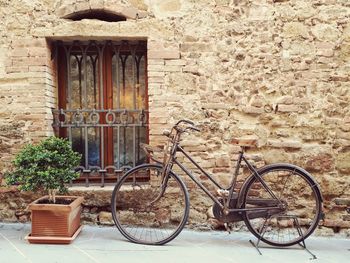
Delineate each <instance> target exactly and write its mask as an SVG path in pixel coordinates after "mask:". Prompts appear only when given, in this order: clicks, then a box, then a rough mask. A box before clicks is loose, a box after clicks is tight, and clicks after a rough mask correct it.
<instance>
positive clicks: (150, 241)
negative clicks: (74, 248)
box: [111, 164, 190, 245]
mask: <svg viewBox="0 0 350 263" xmlns="http://www.w3.org/2000/svg"><path fill="white" fill-rule="evenodd" d="M162 169H163V168H162V166H161V165H156V164H144V165H140V166H137V167H135V168H134V169H132V170H130V171H128V172H127V173H126V174H125V175H124V176H123V177H122V178H121V179H120V181H118V183H117V184H116V186H115V188H114V190H113V193H112V201H111V205H112V216H113V220H114V222H115V224H116V226H117V228H118V229H119V231H120V233H121V234H122V235H123V236H124V237H126V238H127V239H128V240H129V241H131V242H134V243H138V244H147V245H163V244H166V243H168V242H169V241H171V240H173V239H174V238H175V237H176V236H178V235H179V233H180V232H181V231H182V229H183V228H184V226H185V224H186V222H187V219H188V216H189V208H190V204H189V197H188V191H187V189H186V186H185V185H184V183H183V181H182V180H181V179H180V178H179V177H178V176H177V175H176V174H175V173H173V172H172V171H170V173H169V181H168V183H167V187H166V190H165V192H164V194H163V195H162V196H161V198H160V199H159V200H158V201H157V202H155V203H152V201H154V200H155V199H156V197H157V196H159V192H160V191H161V190H160V179H161V171H162ZM143 175H147V176H149V177H150V179H149V182H148V183H144V182H140V180H139V179H138V178H140V176H141V177H142V176H143ZM135 178H136V179H135ZM130 182H131V184H130Z"/></svg>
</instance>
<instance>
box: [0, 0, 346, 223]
mask: <svg viewBox="0 0 350 263" xmlns="http://www.w3.org/2000/svg"><path fill="white" fill-rule="evenodd" d="M88 9H98V10H102V9H105V10H109V11H110V12H112V13H115V14H118V15H122V16H124V17H126V18H127V20H126V21H123V22H104V21H98V20H82V21H70V20H68V19H64V17H67V16H69V15H71V14H73V13H75V12H83V11H86V10H88ZM8 14H11V16H9V15H8ZM349 15H350V3H348V1H347V0H313V1H303V0H289V1H288V0H284V1H280V0H278V1H277V0H200V1H195V0H172V1H168V0H167V1H165V0H153V1H150V0H129V1H124V0H121V1H116V0H110V1H109V0H104V1H103V0H81V1H79V0H77V1H68V0H67V1H66V0H58V1H49V0H30V1H29V0H16V1H10V0H0V18H1V20H0V21H1V22H0V32H1V38H0V103H1V108H0V131H1V132H0V157H1V162H0V171H5V170H6V169H7V168H8V167H9V166H10V160H11V159H12V158H13V155H14V154H15V153H16V152H17V151H18V150H19V148H20V147H22V145H23V144H24V143H26V142H29V141H36V140H38V139H40V138H42V137H44V136H47V135H49V134H52V129H51V122H52V115H51V107H56V105H57V87H56V86H57V85H56V78H55V66H54V63H53V61H51V42H52V41H53V40H57V39H61V40H66V39H78V40H86V39H97V40H108V39H147V43H148V89H149V109H150V141H151V144H161V143H162V142H163V138H162V136H161V132H162V130H163V129H164V128H169V126H170V125H171V124H173V123H174V122H175V121H177V120H178V119H180V118H187V119H192V120H194V121H195V122H197V123H199V124H200V127H201V128H202V132H201V134H193V135H189V136H188V137H187V138H186V139H185V141H184V142H183V143H184V145H185V147H186V148H187V150H188V151H190V152H191V153H192V154H193V155H194V156H195V158H196V160H198V161H199V162H201V163H202V164H203V166H204V167H205V168H207V169H208V170H209V171H210V172H212V173H214V174H215V177H217V178H218V179H219V180H220V181H221V182H222V183H227V182H228V181H229V175H230V173H231V172H232V171H233V168H234V167H233V165H232V163H233V161H234V160H235V158H236V155H237V152H238V150H239V148H238V147H237V146H234V145H232V144H230V141H231V139H232V138H233V137H242V136H251V137H254V138H256V139H257V140H258V143H259V148H258V149H254V150H250V151H249V152H248V155H249V156H250V158H251V159H252V160H254V162H255V163H256V165H258V166H260V165H263V164H267V163H272V162H292V163H294V164H297V165H300V166H302V167H304V168H306V169H307V170H308V171H309V172H311V173H312V175H313V176H314V177H315V178H316V180H317V181H318V183H319V184H320V185H321V189H322V193H323V195H324V198H325V203H324V205H325V211H326V220H325V222H324V224H325V226H329V227H332V228H333V229H338V228H342V227H349V223H350V222H349V221H348V220H349V218H348V217H346V216H344V213H345V212H344V205H341V204H339V203H338V204H336V203H335V202H334V199H335V198H350V191H349V189H350V187H349V185H350V177H349V176H350V152H349V149H350V105H349V102H350V95H349V88H348V85H349V70H350V66H349V65H350V64H349V61H350V21H349V18H348V17H349ZM190 186H191V187H192V185H190Z"/></svg>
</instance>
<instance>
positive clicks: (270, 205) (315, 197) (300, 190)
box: [111, 120, 323, 246]
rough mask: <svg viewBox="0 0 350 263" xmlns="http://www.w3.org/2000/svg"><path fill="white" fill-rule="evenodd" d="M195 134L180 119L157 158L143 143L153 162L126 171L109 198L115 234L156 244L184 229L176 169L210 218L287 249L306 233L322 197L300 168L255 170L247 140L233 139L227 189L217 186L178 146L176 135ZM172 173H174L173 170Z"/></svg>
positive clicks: (185, 208)
mask: <svg viewBox="0 0 350 263" xmlns="http://www.w3.org/2000/svg"><path fill="white" fill-rule="evenodd" d="M190 131H197V132H199V131H200V130H199V129H198V128H197V127H196V126H195V125H194V123H193V122H191V121H188V120H181V121H179V122H178V123H176V124H175V125H174V126H173V127H172V130H171V131H165V132H164V133H163V134H164V135H165V136H167V137H168V140H167V144H166V146H165V148H164V155H163V160H162V161H159V160H158V159H157V158H155V152H156V151H155V150H154V148H152V147H150V146H148V145H143V147H144V149H145V150H146V152H147V153H148V155H149V156H150V158H151V159H152V160H153V161H155V162H156V163H155V164H143V165H139V166H137V167H135V168H133V169H131V170H129V171H128V172H127V173H126V174H125V175H124V176H123V177H122V178H121V179H120V180H119V181H118V183H117V184H116V186H115V188H114V191H113V194H112V200H111V204H112V215H113V219H114V222H115V224H116V226H117V227H118V229H119V231H120V232H121V233H122V234H123V235H124V236H125V237H126V238H127V239H128V240H130V241H132V242H135V243H141V244H151V245H162V244H165V243H167V242H169V241H171V240H172V239H174V238H175V237H176V236H177V235H178V234H179V233H180V232H181V230H182V229H183V228H184V226H185V224H186V222H187V219H188V215H189V208H190V202H189V196H188V191H187V188H186V186H185V184H184V183H183V181H182V179H181V178H180V177H179V176H178V175H177V171H183V172H184V173H185V174H187V175H188V176H189V177H190V179H192V180H193V181H194V182H195V183H196V184H197V185H198V186H199V187H200V188H201V189H202V190H203V191H204V192H205V193H206V194H207V195H208V196H209V197H210V198H211V199H212V200H213V202H214V204H213V214H214V216H215V217H216V218H217V219H218V220H220V221H221V222H224V223H230V222H238V221H244V222H245V224H246V226H247V228H248V229H249V231H250V232H252V233H253V234H254V235H255V236H256V237H257V238H258V239H259V241H260V240H261V241H264V242H265V243H267V244H270V245H274V246H291V245H294V244H297V243H300V242H303V241H304V240H305V239H306V238H307V237H308V236H310V235H311V234H312V232H313V231H314V230H315V228H316V227H317V225H318V222H319V220H320V218H321V214H322V201H323V200H322V195H321V191H320V189H319V186H318V184H317V183H316V181H315V180H314V179H313V178H312V176H311V175H310V174H309V173H308V172H307V171H305V170H304V169H302V168H300V167H298V166H295V165H292V164H287V163H277V164H271V165H266V166H264V167H262V168H260V169H256V168H255V167H254V166H253V165H252V164H250V163H249V161H248V160H247V159H246V157H245V156H244V150H245V148H247V147H254V146H256V145H255V143H256V141H254V140H249V139H246V140H244V139H241V140H233V143H235V144H238V145H240V146H241V149H242V150H241V151H240V154H239V157H238V160H237V165H236V169H235V173H234V174H233V176H232V181H231V183H230V186H229V187H228V188H224V187H222V186H221V185H220V184H219V183H218V182H217V181H216V180H214V178H213V176H211V175H209V174H208V173H207V172H206V171H204V170H203V169H202V168H201V167H200V166H199V165H198V164H197V162H196V161H195V160H193V158H191V157H190V155H189V154H188V153H187V152H185V150H184V149H183V148H182V147H181V145H180V144H181V143H180V139H181V136H182V135H183V134H184V133H186V132H190ZM179 152H180V153H182V154H183V156H184V158H186V159H187V160H188V161H189V162H190V163H192V164H193V165H194V166H195V167H196V168H197V169H198V170H199V171H200V173H201V174H202V175H203V176H205V177H207V178H208V179H209V180H210V181H211V182H212V183H213V184H214V185H215V187H216V188H217V193H216V194H215V193H212V192H210V191H209V190H208V189H207V188H206V187H205V186H204V185H203V184H202V183H201V181H199V180H198V179H197V177H196V176H195V175H193V174H192V173H191V172H190V171H189V170H188V169H187V168H186V167H185V166H184V165H183V164H182V163H181V162H179V160H178V158H177V154H178V153H179ZM242 162H244V163H245V165H246V168H248V169H249V171H250V172H251V175H250V176H249V177H247V179H246V180H245V182H244V183H243V185H242V187H241V188H240V190H239V191H238V192H236V191H235V189H236V183H237V177H238V174H239V169H240V167H241V165H242ZM175 169H177V170H175Z"/></svg>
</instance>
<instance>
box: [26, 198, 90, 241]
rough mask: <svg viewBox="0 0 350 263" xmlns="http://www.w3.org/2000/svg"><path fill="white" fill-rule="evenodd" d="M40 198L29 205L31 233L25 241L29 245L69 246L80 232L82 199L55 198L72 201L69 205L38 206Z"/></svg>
mask: <svg viewBox="0 0 350 263" xmlns="http://www.w3.org/2000/svg"><path fill="white" fill-rule="evenodd" d="M42 199H48V196H44V197H41V198H39V199H37V200H36V201H34V202H33V203H31V204H29V209H30V210H31V212H32V216H31V218H32V233H30V234H29V235H28V236H27V237H26V239H27V240H28V241H29V243H46V244H69V243H70V242H72V241H73V240H74V238H75V237H76V236H77V235H78V234H79V232H80V231H81V228H82V227H81V226H80V214H81V210H82V207H81V203H82V202H83V201H84V198H83V197H77V196H57V197H56V200H58V199H73V200H74V201H73V202H71V203H70V204H69V205H62V204H39V203H38V202H39V201H40V200H42Z"/></svg>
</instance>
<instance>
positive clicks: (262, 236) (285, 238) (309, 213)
mask: <svg viewBox="0 0 350 263" xmlns="http://www.w3.org/2000/svg"><path fill="white" fill-rule="evenodd" d="M258 173H259V175H260V176H261V177H262V179H263V181H264V184H266V186H267V189H269V190H266V187H264V186H263V184H262V183H261V182H260V181H259V180H258V179H257V178H256V177H255V176H252V177H250V179H248V181H247V185H246V188H245V193H243V194H244V202H243V207H244V208H258V209H262V210H255V211H247V212H245V218H244V221H245V224H246V225H247V227H248V229H249V230H250V232H252V233H253V234H254V235H255V236H256V237H257V238H258V239H259V240H261V241H263V242H265V243H267V244H270V245H273V246H291V245H295V244H297V243H300V242H302V241H303V240H304V239H305V238H307V237H308V236H309V235H311V234H312V232H313V231H314V230H315V228H316V227H317V224H318V222H319V220H320V218H321V209H322V197H321V194H320V192H319V189H318V187H317V185H316V184H315V181H314V180H313V179H312V177H311V176H310V175H309V174H308V173H307V172H306V171H305V170H303V169H301V168H299V167H297V166H294V165H289V164H274V165H269V166H266V167H263V168H262V169H260V170H259V171H258ZM269 191H271V192H272V193H273V195H274V196H275V197H276V198H273V197H272V195H271V193H269ZM264 207H278V208H270V209H266V210H264V209H263V208H264Z"/></svg>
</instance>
